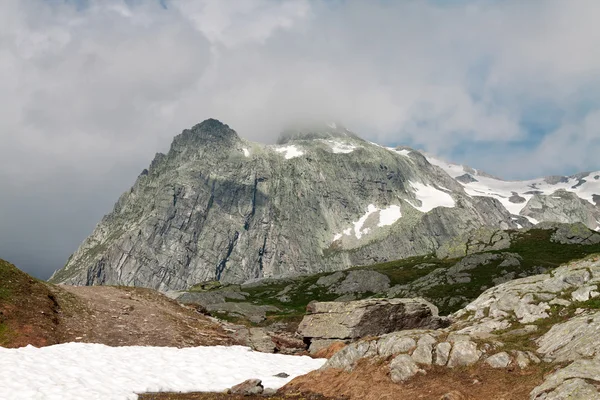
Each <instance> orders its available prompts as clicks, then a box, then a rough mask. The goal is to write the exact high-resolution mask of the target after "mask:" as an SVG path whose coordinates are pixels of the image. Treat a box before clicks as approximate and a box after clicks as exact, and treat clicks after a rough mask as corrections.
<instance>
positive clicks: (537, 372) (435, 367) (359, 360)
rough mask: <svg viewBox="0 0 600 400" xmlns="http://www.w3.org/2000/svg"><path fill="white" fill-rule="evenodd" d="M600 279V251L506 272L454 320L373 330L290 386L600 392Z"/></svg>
mask: <svg viewBox="0 0 600 400" xmlns="http://www.w3.org/2000/svg"><path fill="white" fill-rule="evenodd" d="M599 284H600V258H599V257H598V256H593V257H590V258H588V259H586V260H583V261H577V262H573V263H569V264H566V265H563V266H561V267H559V268H556V269H554V270H552V271H550V272H548V273H545V274H540V275H535V276H531V277H527V278H522V279H516V280H513V281H510V282H506V283H503V284H501V285H498V286H496V287H493V288H491V289H488V290H487V291H485V292H484V293H483V294H482V295H481V296H479V297H478V298H477V299H476V300H475V301H473V302H471V303H470V304H469V305H467V306H466V307H465V308H463V309H461V310H460V311H458V312H456V313H454V314H453V315H452V316H451V318H452V319H453V320H454V322H453V323H452V325H450V326H449V327H447V328H442V329H410V330H403V331H398V332H393V333H388V334H383V335H380V336H375V337H368V338H364V339H362V340H359V341H356V342H354V343H351V344H349V345H348V346H346V347H344V348H343V349H342V350H340V351H339V352H337V353H336V354H335V355H333V357H331V358H330V359H329V361H328V362H327V363H326V364H325V366H323V368H321V370H320V371H318V372H313V373H310V374H308V375H307V376H304V377H300V378H298V379H297V380H295V381H293V382H291V383H290V384H289V385H288V387H287V388H288V389H289V390H292V389H293V390H308V389H309V388H311V389H312V390H313V391H317V392H318V393H321V394H324V395H330V396H333V395H345V396H348V397H349V398H355V399H359V398H361V399H380V398H394V399H405V398H406V399H408V398H414V397H415V396H416V397H417V398H425V399H440V398H443V399H483V398H485V399H524V398H530V399H531V400H542V399H544V400H558V399H599V398H600V391H599V388H600V297H599V296H600V289H599ZM415 382H418V386H417V387H415ZM499 382H501V383H502V384H501V385H500V386H499ZM486 385H490V386H489V387H488V386H486ZM419 387H420V391H419V390H418V388H419ZM367 388H368V390H367ZM434 389H435V390H434ZM382 396H383V397H382ZM386 396H387V397H386ZM443 396H445V397H443Z"/></svg>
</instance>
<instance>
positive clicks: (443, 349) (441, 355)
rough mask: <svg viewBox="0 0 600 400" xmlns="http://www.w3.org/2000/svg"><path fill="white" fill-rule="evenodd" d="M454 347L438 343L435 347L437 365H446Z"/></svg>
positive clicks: (446, 343)
mask: <svg viewBox="0 0 600 400" xmlns="http://www.w3.org/2000/svg"><path fill="white" fill-rule="evenodd" d="M451 350H452V345H451V344H450V343H448V342H442V343H438V345H437V346H436V347H435V365H446V364H448V359H449V358H450V351H451Z"/></svg>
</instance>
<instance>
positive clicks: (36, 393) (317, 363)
mask: <svg viewBox="0 0 600 400" xmlns="http://www.w3.org/2000/svg"><path fill="white" fill-rule="evenodd" d="M325 361H326V360H324V359H312V358H310V357H307V356H302V357H299V356H287V355H282V354H267V353H259V352H255V351H251V350H250V349H249V348H247V347H242V346H231V347H224V346H213V347H191V348H182V349H177V348H171V347H143V346H133V347H109V346H105V345H101V344H84V343H66V344H60V345H56V346H48V347H42V348H39V349H38V348H35V347H33V346H27V347H22V348H19V349H5V348H1V347H0V371H2V373H1V374H0V388H1V396H2V399H4V400H26V399H48V400H53V399H55V400H59V399H60V400H71V399H73V400H76V399H77V400H79V399H83V398H85V399H113V400H117V399H123V400H129V399H137V394H136V393H143V392H159V391H169V392H193V391H204V392H207V391H211V392H213V391H214V392H223V391H224V390H226V389H228V388H230V387H231V386H233V385H236V384H238V383H241V382H243V381H244V380H246V379H251V378H257V379H260V380H262V382H263V385H264V386H265V388H272V389H278V388H280V387H281V386H283V385H284V384H286V383H287V382H289V381H290V380H292V379H293V378H295V377H296V376H299V375H303V374H306V373H308V372H310V371H313V370H315V369H318V368H320V367H321V366H322V365H323V364H324V363H325ZM281 372H285V373H287V374H289V375H290V376H289V377H288V378H276V377H275V376H274V375H276V374H278V373H281Z"/></svg>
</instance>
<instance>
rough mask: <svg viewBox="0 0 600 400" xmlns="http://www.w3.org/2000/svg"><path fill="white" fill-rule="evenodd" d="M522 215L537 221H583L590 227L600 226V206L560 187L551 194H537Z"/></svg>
mask: <svg viewBox="0 0 600 400" xmlns="http://www.w3.org/2000/svg"><path fill="white" fill-rule="evenodd" d="M521 215H523V216H527V217H531V218H534V219H535V220H537V221H552V222H563V223H573V222H582V223H584V224H585V225H586V226H588V227H590V228H595V227H597V226H598V221H600V208H599V207H598V206H594V205H592V204H591V203H590V202H588V201H585V200H582V199H580V198H579V197H578V196H577V195H576V194H575V193H571V192H567V191H566V190H563V189H560V190H557V191H556V192H554V193H552V194H551V195H540V194H535V195H534V196H533V197H532V198H531V199H530V200H529V201H528V202H527V204H526V205H525V208H523V211H522V212H521Z"/></svg>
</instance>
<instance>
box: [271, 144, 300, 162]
mask: <svg viewBox="0 0 600 400" xmlns="http://www.w3.org/2000/svg"><path fill="white" fill-rule="evenodd" d="M275 151H276V152H278V153H284V157H285V159H286V160H289V159H290V158H294V157H299V156H301V155H303V154H304V152H302V150H300V149H298V147H296V146H295V145H293V144H292V145H289V146H285V147H279V148H276V149H275Z"/></svg>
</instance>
